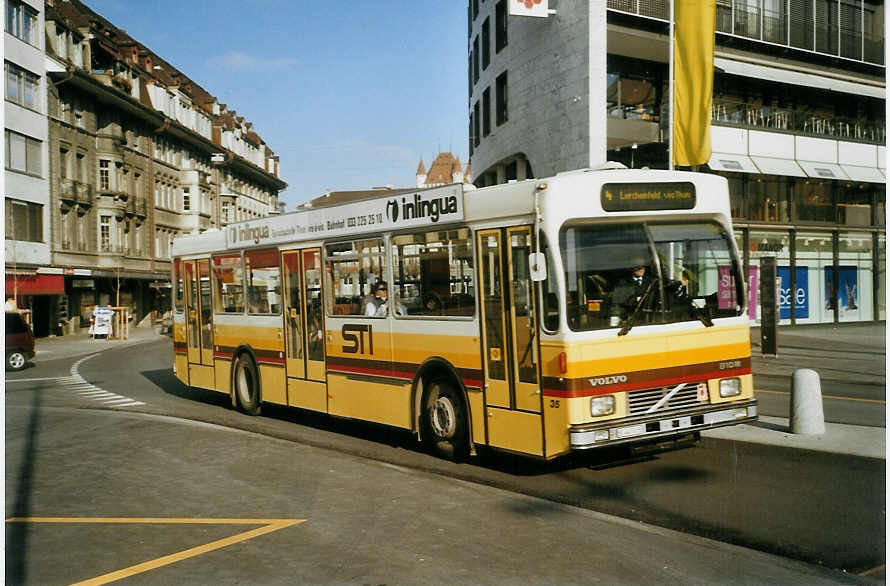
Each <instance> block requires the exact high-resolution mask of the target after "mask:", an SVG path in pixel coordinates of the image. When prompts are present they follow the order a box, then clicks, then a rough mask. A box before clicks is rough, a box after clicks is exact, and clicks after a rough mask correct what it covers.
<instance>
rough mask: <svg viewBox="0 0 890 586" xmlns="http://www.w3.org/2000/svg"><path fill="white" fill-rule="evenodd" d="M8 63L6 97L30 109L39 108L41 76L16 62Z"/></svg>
mask: <svg viewBox="0 0 890 586" xmlns="http://www.w3.org/2000/svg"><path fill="white" fill-rule="evenodd" d="M5 65H6V99H7V100H9V101H10V102H14V103H16V104H18V105H19V106H23V107H25V108H28V109H29V110H38V109H39V108H38V104H39V95H40V77H38V76H37V75H35V74H33V73H31V72H30V71H28V70H26V69H22V68H21V67H19V66H18V65H16V64H14V63H10V62H9V61H7V62H6V63H5Z"/></svg>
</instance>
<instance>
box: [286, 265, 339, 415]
mask: <svg viewBox="0 0 890 586" xmlns="http://www.w3.org/2000/svg"><path fill="white" fill-rule="evenodd" d="M281 266H282V269H283V275H284V279H283V280H284V296H285V297H284V298H285V306H284V331H285V339H286V344H285V346H286V355H285V365H286V368H287V397H288V399H287V402H288V405H292V406H294V407H302V408H304V409H312V410H314V411H322V412H327V410H328V409H327V405H328V401H327V385H326V383H325V376H326V375H325V350H324V312H323V310H322V306H321V302H322V291H321V286H322V285H321V282H322V278H321V277H322V273H321V268H322V267H321V249H319V248H310V249H305V250H292V251H286V252H282V253H281Z"/></svg>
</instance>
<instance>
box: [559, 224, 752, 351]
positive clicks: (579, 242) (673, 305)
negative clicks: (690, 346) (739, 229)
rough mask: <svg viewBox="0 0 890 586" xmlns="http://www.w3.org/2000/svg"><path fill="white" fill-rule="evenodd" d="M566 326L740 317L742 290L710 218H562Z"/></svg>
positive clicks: (725, 242) (724, 239) (723, 237)
mask: <svg viewBox="0 0 890 586" xmlns="http://www.w3.org/2000/svg"><path fill="white" fill-rule="evenodd" d="M559 244H560V251H561V253H562V259H563V269H564V271H565V275H566V301H567V307H566V315H567V318H568V324H569V327H570V328H571V329H572V330H574V331H589V330H601V329H607V328H618V327H620V328H621V331H620V332H619V334H623V333H627V331H629V330H630V328H631V327H633V325H643V324H654V323H658V324H663V323H675V322H682V321H692V320H697V321H701V322H702V323H704V324H705V325H706V326H710V325H712V322H711V320H712V319H714V318H719V317H733V316H737V315H740V314H741V312H742V309H743V307H742V304H743V301H742V300H743V299H744V296H743V295H742V289H741V283H742V281H741V278H740V275H739V272H738V271H739V269H738V265H737V263H736V261H735V258H734V256H733V253H732V246H731V244H730V241H729V235H728V234H727V233H726V231H725V230H724V229H723V228H721V227H720V226H719V225H718V224H716V223H713V222H707V223H695V224H691V223H645V224H641V223H635V224H605V225H604V224H591V223H586V224H575V223H572V224H567V225H566V226H564V227H563V229H562V231H561V232H560V237H559Z"/></svg>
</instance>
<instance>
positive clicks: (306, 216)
mask: <svg viewBox="0 0 890 586" xmlns="http://www.w3.org/2000/svg"><path fill="white" fill-rule="evenodd" d="M719 182H723V186H722V189H717V185H718V184H719ZM725 182H726V180H725V179H723V178H722V177H719V176H717V175H707V174H702V173H690V172H682V171H663V170H642V169H614V168H610V169H581V170H577V171H570V172H565V173H559V174H558V175H556V176H554V177H549V178H545V179H528V180H524V181H515V182H510V183H505V184H501V185H495V186H491V187H484V188H479V189H476V188H474V187H468V186H464V185H461V184H452V185H445V186H441V187H433V188H429V189H417V190H411V191H403V190H399V191H398V192H392V191H386V192H382V193H381V195H380V196H379V197H370V198H368V199H363V200H359V201H353V202H349V203H344V204H340V205H332V206H325V207H317V208H311V209H305V210H300V211H296V212H291V213H288V214H282V215H279V216H270V217H265V218H255V219H251V220H245V221H241V222H235V223H232V224H229V225H228V226H226V227H225V228H223V229H222V230H208V231H207V232H204V233H203V234H199V235H186V236H182V237H179V238H176V239H175V240H174V242H173V256H182V255H192V254H202V253H209V252H222V251H225V250H227V249H229V250H240V249H241V248H250V247H255V246H266V245H268V246H275V245H284V244H287V243H290V242H299V241H317V240H323V239H329V238H341V237H350V236H358V235H361V234H369V233H376V232H385V231H392V230H402V229H405V228H413V227H428V228H434V227H436V226H447V225H453V224H459V223H467V222H484V221H491V222H497V221H504V222H507V221H509V220H510V219H511V218H521V217H524V216H531V215H532V214H533V213H534V209H535V192H536V191H541V192H542V193H544V197H543V198H542V205H543V206H544V208H545V209H544V210H542V211H543V213H544V215H546V216H550V221H549V222H547V223H548V224H551V225H552V222H553V221H554V220H556V219H557V217H560V218H564V219H568V218H570V217H604V216H610V215H614V216H621V215H628V214H636V215H639V213H640V212H645V213H647V214H659V213H676V212H677V209H680V210H681V211H682V212H683V213H688V212H694V213H713V214H722V215H725V216H727V219H728V214H729V202H728V201H727V198H726V197H722V198H719V197H708V196H707V194H710V193H714V192H715V190H716V191H717V192H721V193H726V187H725V184H726V183H725ZM683 183H686V184H691V185H692V186H693V187H692V189H693V192H695V191H696V190H697V191H698V192H701V196H700V197H697V198H695V197H693V200H692V205H691V207H690V206H689V205H688V203H687V205H685V206H684V207H680V208H677V209H670V205H672V204H670V203H668V204H667V206H668V207H667V208H661V209H655V210H652V209H643V208H639V209H636V208H635V207H634V206H635V205H637V204H634V203H633V199H632V197H630V196H633V195H638V196H639V197H649V198H650V199H649V200H647V201H645V202H644V203H645V205H648V206H650V207H651V206H652V201H651V197H653V195H652V193H646V194H642V195H640V194H633V193H631V194H630V196H628V198H627V199H628V200H629V201H630V205H625V207H622V208H620V209H619V210H617V211H616V210H609V211H607V210H604V209H603V205H602V204H603V200H602V198H601V190H602V186H603V185H604V184H630V185H638V186H645V185H648V184H652V185H659V186H665V185H667V186H675V185H679V184H683ZM649 191H652V190H649ZM623 195H627V194H623ZM655 196H656V197H657V193H656V195H655ZM672 197H677V196H676V194H675V193H673V194H672ZM641 201H642V200H641ZM610 212H616V213H614V214H613V213H610ZM560 223H561V222H560Z"/></svg>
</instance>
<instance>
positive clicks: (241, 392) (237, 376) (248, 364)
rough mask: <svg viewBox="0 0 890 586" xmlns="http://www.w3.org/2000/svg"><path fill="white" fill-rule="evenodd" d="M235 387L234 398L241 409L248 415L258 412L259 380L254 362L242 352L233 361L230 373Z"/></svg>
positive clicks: (257, 413)
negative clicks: (231, 372) (233, 366)
mask: <svg viewBox="0 0 890 586" xmlns="http://www.w3.org/2000/svg"><path fill="white" fill-rule="evenodd" d="M232 384H233V385H234V387H235V398H236V399H237V400H238V405H240V406H241V410H242V411H244V412H245V413H247V414H248V415H259V414H260V380H259V377H258V376H257V369H256V364H254V362H253V359H251V357H250V356H249V355H247V354H242V355H241V356H239V357H238V361H237V362H235V368H234V371H233V374H232Z"/></svg>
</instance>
